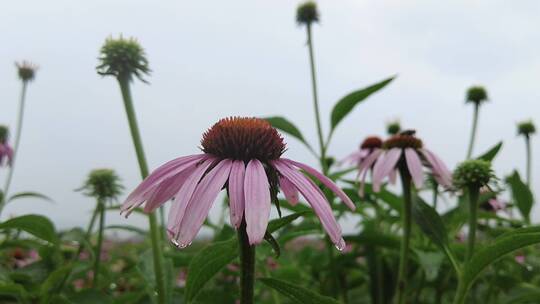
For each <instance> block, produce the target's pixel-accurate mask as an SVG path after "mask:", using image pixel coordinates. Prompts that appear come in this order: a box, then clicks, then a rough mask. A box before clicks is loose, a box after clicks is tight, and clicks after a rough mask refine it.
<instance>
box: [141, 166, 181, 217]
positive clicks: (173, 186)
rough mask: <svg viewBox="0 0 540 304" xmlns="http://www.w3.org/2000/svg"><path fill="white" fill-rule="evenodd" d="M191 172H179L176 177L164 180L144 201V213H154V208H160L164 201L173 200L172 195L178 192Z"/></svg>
mask: <svg viewBox="0 0 540 304" xmlns="http://www.w3.org/2000/svg"><path fill="white" fill-rule="evenodd" d="M190 173H191V172H185V171H183V172H181V173H178V174H177V175H175V176H173V177H171V178H169V179H167V180H164V181H163V182H161V183H160V184H159V185H158V186H157V187H156V188H155V190H154V191H152V195H150V197H149V198H148V200H147V201H146V204H145V205H144V212H146V213H149V212H152V211H154V210H155V209H156V208H158V207H160V206H161V205H163V203H165V202H166V201H168V200H170V199H171V198H173V196H174V194H176V193H177V192H178V190H180V188H181V187H182V185H183V184H184V182H185V181H186V179H187V178H188V177H189V175H190Z"/></svg>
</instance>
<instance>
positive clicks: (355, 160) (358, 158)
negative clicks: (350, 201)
mask: <svg viewBox="0 0 540 304" xmlns="http://www.w3.org/2000/svg"><path fill="white" fill-rule="evenodd" d="M382 145H383V141H382V139H380V138H379V137H377V136H370V137H367V138H366V139H365V140H364V141H363V142H362V144H361V145H360V149H359V150H358V151H355V152H353V153H352V154H350V155H349V156H347V157H346V158H345V159H344V160H343V161H342V162H345V163H346V162H349V163H352V164H355V165H356V166H358V177H359V178H360V189H359V191H358V192H359V194H360V196H364V184H365V181H366V177H367V174H368V172H370V170H371V169H372V168H373V165H374V164H375V161H376V160H377V158H378V157H379V156H380V155H381V153H383V152H384V150H383V149H382Z"/></svg>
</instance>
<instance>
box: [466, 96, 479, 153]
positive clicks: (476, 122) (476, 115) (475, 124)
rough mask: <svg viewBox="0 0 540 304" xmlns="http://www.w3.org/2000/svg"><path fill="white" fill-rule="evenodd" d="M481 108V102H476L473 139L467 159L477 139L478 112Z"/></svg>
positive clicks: (472, 131) (472, 130)
mask: <svg viewBox="0 0 540 304" xmlns="http://www.w3.org/2000/svg"><path fill="white" fill-rule="evenodd" d="M479 110H480V103H479V102H475V103H474V114H473V125H472V129H471V141H470V142H469V149H468V150H467V159H470V158H471V156H472V152H473V146H474V141H475V139H476V127H477V125H478V112H479Z"/></svg>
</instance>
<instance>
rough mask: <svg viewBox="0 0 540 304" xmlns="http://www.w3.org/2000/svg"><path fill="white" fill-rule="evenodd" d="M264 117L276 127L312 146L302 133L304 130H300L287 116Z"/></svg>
mask: <svg viewBox="0 0 540 304" xmlns="http://www.w3.org/2000/svg"><path fill="white" fill-rule="evenodd" d="M264 119H265V120H266V121H268V122H269V123H270V124H271V125H272V126H273V127H274V128H276V129H279V130H281V131H283V132H285V133H287V134H289V135H291V136H293V137H295V138H296V139H298V140H300V141H301V142H302V143H304V144H305V145H306V146H308V147H310V145H309V144H308V143H307V141H306V139H305V138H304V136H303V135H302V132H300V130H299V129H298V128H297V127H296V126H295V125H294V124H293V123H292V122H290V121H289V120H287V119H286V118H285V117H282V116H272V117H265V118H264ZM310 148H311V147H310Z"/></svg>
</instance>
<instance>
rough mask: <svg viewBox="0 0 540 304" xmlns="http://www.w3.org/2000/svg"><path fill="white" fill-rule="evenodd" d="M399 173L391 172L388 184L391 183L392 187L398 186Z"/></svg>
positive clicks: (396, 171)
mask: <svg viewBox="0 0 540 304" xmlns="http://www.w3.org/2000/svg"><path fill="white" fill-rule="evenodd" d="M397 173H398V170H397V169H395V170H392V171H390V174H388V182H389V183H390V184H392V185H395V184H396V180H397Z"/></svg>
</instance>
